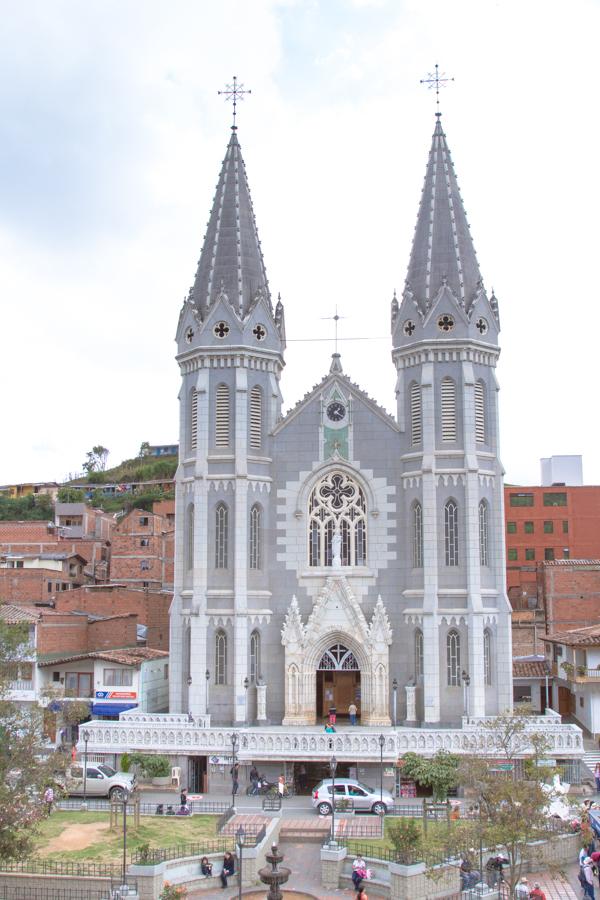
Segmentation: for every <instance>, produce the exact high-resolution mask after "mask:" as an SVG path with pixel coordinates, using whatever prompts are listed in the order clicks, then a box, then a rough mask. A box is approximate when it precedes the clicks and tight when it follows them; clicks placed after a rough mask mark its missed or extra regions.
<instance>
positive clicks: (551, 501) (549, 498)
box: [544, 491, 567, 506]
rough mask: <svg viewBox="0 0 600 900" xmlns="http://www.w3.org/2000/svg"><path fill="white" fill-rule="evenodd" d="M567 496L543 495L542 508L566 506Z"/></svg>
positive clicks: (561, 492)
mask: <svg viewBox="0 0 600 900" xmlns="http://www.w3.org/2000/svg"><path fill="white" fill-rule="evenodd" d="M566 505H567V495H566V493H565V492H563V491H560V492H558V493H552V494H544V506H566Z"/></svg>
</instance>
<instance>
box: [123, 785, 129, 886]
mask: <svg viewBox="0 0 600 900" xmlns="http://www.w3.org/2000/svg"><path fill="white" fill-rule="evenodd" d="M128 800H129V791H128V790H127V788H123V887H125V885H126V884H127V801H128Z"/></svg>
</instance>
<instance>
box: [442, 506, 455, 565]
mask: <svg viewBox="0 0 600 900" xmlns="http://www.w3.org/2000/svg"><path fill="white" fill-rule="evenodd" d="M444 551H445V555H446V565H447V566H457V565H458V506H457V505H456V503H455V501H454V500H448V502H447V503H446V505H445V506H444Z"/></svg>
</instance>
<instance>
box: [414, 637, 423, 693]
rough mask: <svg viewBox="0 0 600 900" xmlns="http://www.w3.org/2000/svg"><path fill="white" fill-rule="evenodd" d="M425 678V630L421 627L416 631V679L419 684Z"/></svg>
mask: <svg viewBox="0 0 600 900" xmlns="http://www.w3.org/2000/svg"><path fill="white" fill-rule="evenodd" d="M422 678H423V632H422V631H421V629H420V628H417V630H416V631H415V681H416V682H417V684H418V683H419V681H421V680H422Z"/></svg>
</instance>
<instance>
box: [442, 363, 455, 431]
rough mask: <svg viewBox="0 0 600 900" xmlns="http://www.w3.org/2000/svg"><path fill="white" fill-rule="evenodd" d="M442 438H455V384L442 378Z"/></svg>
mask: <svg viewBox="0 0 600 900" xmlns="http://www.w3.org/2000/svg"><path fill="white" fill-rule="evenodd" d="M442 440H443V441H455V440H456V385H455V384H454V382H453V381H452V379H451V378H442Z"/></svg>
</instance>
